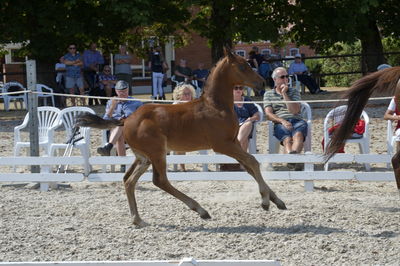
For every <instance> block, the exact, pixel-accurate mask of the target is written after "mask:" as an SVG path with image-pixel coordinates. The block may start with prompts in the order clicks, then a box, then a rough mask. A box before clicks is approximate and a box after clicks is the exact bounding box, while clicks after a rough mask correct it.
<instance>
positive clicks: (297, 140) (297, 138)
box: [292, 131, 304, 153]
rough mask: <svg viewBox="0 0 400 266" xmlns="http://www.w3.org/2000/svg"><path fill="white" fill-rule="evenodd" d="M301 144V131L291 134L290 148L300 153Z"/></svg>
mask: <svg viewBox="0 0 400 266" xmlns="http://www.w3.org/2000/svg"><path fill="white" fill-rule="evenodd" d="M303 144H304V136H303V134H302V133H301V132H299V131H298V132H296V133H295V134H294V135H293V145H292V150H293V151H296V152H297V153H301V151H302V150H303V146H304V145H303Z"/></svg>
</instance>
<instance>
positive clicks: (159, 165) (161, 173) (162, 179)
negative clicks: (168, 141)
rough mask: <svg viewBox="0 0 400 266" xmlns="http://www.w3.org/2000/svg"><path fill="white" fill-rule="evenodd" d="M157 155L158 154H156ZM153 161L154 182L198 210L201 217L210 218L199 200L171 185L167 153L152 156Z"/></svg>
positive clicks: (192, 208)
mask: <svg viewBox="0 0 400 266" xmlns="http://www.w3.org/2000/svg"><path fill="white" fill-rule="evenodd" d="M156 156H157V155H156ZM150 160H151V163H152V165H153V183H154V185H156V186H157V187H159V188H161V189H162V190H164V191H165V192H168V193H169V194H171V195H172V196H174V197H176V198H177V199H180V200H181V201H183V203H185V204H186V205H187V206H188V207H189V208H190V209H191V210H194V211H195V212H197V213H198V214H199V215H200V217H201V218H203V219H209V218H211V216H210V215H209V214H208V212H207V211H206V210H204V209H203V208H202V207H201V206H200V204H199V203H197V201H195V200H194V199H192V198H190V197H189V196H187V195H185V194H184V193H182V192H180V191H179V190H177V189H176V188H175V187H174V186H172V185H171V183H170V182H169V180H168V178H167V173H166V167H167V165H166V162H165V160H166V157H165V154H163V155H160V156H158V157H154V158H153V157H151V158H150Z"/></svg>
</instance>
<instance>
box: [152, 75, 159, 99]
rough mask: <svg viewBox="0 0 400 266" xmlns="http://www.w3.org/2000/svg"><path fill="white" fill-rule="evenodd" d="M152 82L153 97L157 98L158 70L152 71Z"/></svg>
mask: <svg viewBox="0 0 400 266" xmlns="http://www.w3.org/2000/svg"><path fill="white" fill-rule="evenodd" d="M151 84H152V91H153V99H157V98H158V95H157V78H156V72H151Z"/></svg>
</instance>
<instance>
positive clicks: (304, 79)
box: [288, 54, 326, 94]
mask: <svg viewBox="0 0 400 266" xmlns="http://www.w3.org/2000/svg"><path fill="white" fill-rule="evenodd" d="M288 72H289V75H294V74H296V75H297V79H298V80H299V81H300V82H301V83H303V84H304V85H305V86H306V87H307V88H308V90H309V91H310V92H311V94H317V93H326V91H324V90H321V88H320V87H319V86H318V84H317V83H316V82H315V80H314V79H313V78H312V77H311V76H310V75H308V68H307V66H306V64H304V63H303V61H301V54H296V55H295V58H294V62H293V63H291V64H290V66H289V69H288Z"/></svg>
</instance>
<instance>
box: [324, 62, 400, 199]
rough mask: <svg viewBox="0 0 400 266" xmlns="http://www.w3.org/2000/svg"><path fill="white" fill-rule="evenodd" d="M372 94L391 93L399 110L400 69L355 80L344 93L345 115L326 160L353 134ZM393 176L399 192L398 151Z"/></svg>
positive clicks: (388, 70) (329, 147)
mask: <svg viewBox="0 0 400 266" xmlns="http://www.w3.org/2000/svg"><path fill="white" fill-rule="evenodd" d="M373 93H379V95H382V93H391V95H394V96H395V102H396V106H397V108H398V110H400V67H392V68H387V69H384V70H380V71H377V72H374V73H371V74H369V75H367V76H365V77H362V78H361V79H359V80H357V81H356V82H355V83H354V84H353V85H352V86H351V87H350V88H349V90H348V91H347V92H346V94H345V95H344V98H348V99H349V102H348V107H347V111H346V115H345V117H344V118H343V122H342V125H341V126H340V127H339V129H338V130H337V131H335V134H334V135H333V137H332V139H331V141H330V143H329V144H328V148H327V149H326V151H325V155H326V158H327V160H328V159H329V158H331V157H332V156H333V155H334V154H335V153H336V152H337V151H338V150H339V149H340V147H342V146H343V144H344V143H345V142H346V139H347V138H348V137H349V136H350V134H351V133H352V132H353V128H354V125H355V124H356V122H357V121H358V119H359V118H360V115H361V112H362V110H363V109H364V107H365V105H366V104H367V102H368V99H369V97H370V96H371V95H372V94H373ZM392 165H393V171H394V175H395V177H396V184H397V189H398V190H399V192H400V151H398V152H397V153H396V154H395V155H394V156H393V157H392Z"/></svg>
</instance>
